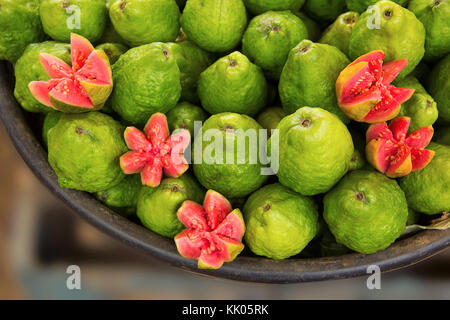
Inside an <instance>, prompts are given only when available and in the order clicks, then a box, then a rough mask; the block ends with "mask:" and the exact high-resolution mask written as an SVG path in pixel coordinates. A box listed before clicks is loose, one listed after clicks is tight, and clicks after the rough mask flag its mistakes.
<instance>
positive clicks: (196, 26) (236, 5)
mask: <svg viewBox="0 0 450 320" xmlns="http://www.w3.org/2000/svg"><path fill="white" fill-rule="evenodd" d="M181 26H182V27H183V31H184V32H186V34H187V36H188V37H189V39H190V40H191V41H193V42H195V43H196V44H197V45H198V46H199V47H201V48H203V49H205V50H207V51H210V52H226V51H229V50H232V49H233V48H234V47H236V46H237V45H238V44H239V42H240V41H241V38H242V35H243V34H244V31H245V27H246V26H247V12H246V10H245V6H244V3H243V2H242V0H227V1H222V0H189V1H188V2H187V3H186V7H185V8H184V11H183V15H182V17H181Z"/></svg>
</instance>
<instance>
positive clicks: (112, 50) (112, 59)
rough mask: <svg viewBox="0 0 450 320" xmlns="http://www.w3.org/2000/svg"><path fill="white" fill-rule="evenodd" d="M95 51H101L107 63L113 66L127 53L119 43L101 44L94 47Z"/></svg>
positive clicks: (124, 47)
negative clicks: (107, 60)
mask: <svg viewBox="0 0 450 320" xmlns="http://www.w3.org/2000/svg"><path fill="white" fill-rule="evenodd" d="M95 49H96V50H103V51H104V52H105V53H106V55H107V56H108V59H109V63H110V64H111V65H113V64H114V63H116V62H117V60H119V57H120V56H121V55H122V54H124V53H125V52H127V51H128V48H127V47H126V46H124V45H123V44H120V43H103V44H101V45H98V46H96V47H95Z"/></svg>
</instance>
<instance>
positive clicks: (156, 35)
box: [109, 0, 180, 47]
mask: <svg viewBox="0 0 450 320" xmlns="http://www.w3.org/2000/svg"><path fill="white" fill-rule="evenodd" d="M109 17H110V19H111V22H112V24H113V25H114V29H115V30H116V31H117V33H118V34H119V35H120V36H121V37H122V38H123V39H124V40H125V41H126V43H127V44H128V45H130V46H132V47H136V46H140V45H144V44H148V43H151V42H167V41H175V39H176V38H177V36H178V32H179V30H180V22H179V18H180V9H179V8H178V6H177V4H176V3H175V1H174V0H120V1H116V2H114V3H113V4H112V5H111V7H110V8H109Z"/></svg>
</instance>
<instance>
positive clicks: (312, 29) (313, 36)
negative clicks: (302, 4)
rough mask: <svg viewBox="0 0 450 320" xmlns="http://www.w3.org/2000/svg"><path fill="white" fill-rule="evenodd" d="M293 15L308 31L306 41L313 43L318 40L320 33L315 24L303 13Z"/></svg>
mask: <svg viewBox="0 0 450 320" xmlns="http://www.w3.org/2000/svg"><path fill="white" fill-rule="evenodd" d="M294 14H295V15H296V16H297V17H299V18H300V19H301V20H302V22H303V24H304V25H305V27H306V30H308V39H309V40H311V41H314V42H315V41H317V40H319V38H320V33H321V31H320V26H319V25H318V24H317V22H316V21H314V20H313V19H311V18H310V17H308V15H307V14H306V13H304V12H303V11H294Z"/></svg>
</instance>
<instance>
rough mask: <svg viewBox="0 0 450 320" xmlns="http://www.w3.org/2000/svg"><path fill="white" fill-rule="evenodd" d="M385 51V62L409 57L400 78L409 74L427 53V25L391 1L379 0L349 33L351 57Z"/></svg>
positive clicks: (353, 58)
mask: <svg viewBox="0 0 450 320" xmlns="http://www.w3.org/2000/svg"><path fill="white" fill-rule="evenodd" d="M374 50H382V51H383V52H384V53H385V55H386V56H385V59H384V62H385V63H386V62H390V61H393V60H398V59H404V58H406V59H408V65H407V66H406V67H405V68H404V69H403V71H402V72H401V73H400V75H399V78H403V77H405V76H407V75H408V74H409V73H411V71H413V70H414V69H415V68H416V66H417V65H418V64H419V62H420V60H422V58H423V56H424V53H425V28H424V26H423V24H422V23H421V22H420V21H419V20H418V19H417V18H416V16H415V15H414V13H412V12H411V11H409V10H408V9H405V8H403V7H402V6H400V5H398V4H396V3H394V2H392V1H385V0H383V1H379V2H377V3H376V4H375V5H373V7H371V9H369V10H367V11H365V12H364V13H363V14H361V16H360V17H359V20H358V22H356V25H355V26H354V27H353V29H352V33H351V36H350V58H351V59H352V60H355V59H356V58H358V57H360V56H362V55H364V54H366V53H368V52H371V51H374Z"/></svg>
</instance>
